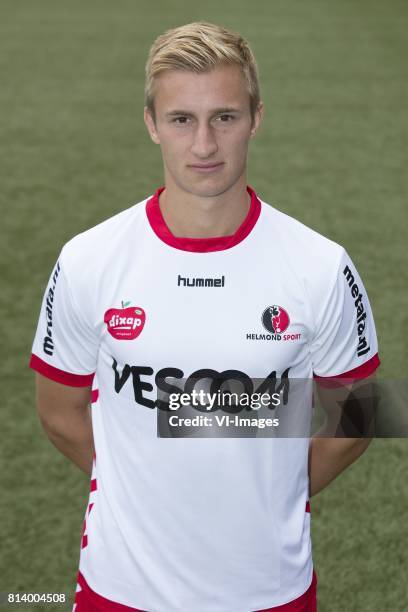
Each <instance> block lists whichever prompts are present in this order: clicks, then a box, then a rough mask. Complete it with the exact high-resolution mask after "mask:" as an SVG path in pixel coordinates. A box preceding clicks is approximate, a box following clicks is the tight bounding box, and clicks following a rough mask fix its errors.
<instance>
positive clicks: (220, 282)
mask: <svg viewBox="0 0 408 612" xmlns="http://www.w3.org/2000/svg"><path fill="white" fill-rule="evenodd" d="M177 285H178V286H179V287H224V286H225V276H221V277H219V278H189V277H188V276H186V277H184V276H180V274H179V275H178V278H177Z"/></svg>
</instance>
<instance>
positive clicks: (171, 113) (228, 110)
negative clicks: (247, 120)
mask: <svg viewBox="0 0 408 612" xmlns="http://www.w3.org/2000/svg"><path fill="white" fill-rule="evenodd" d="M240 112H241V110H240V109H239V108H232V107H231V108H227V107H223V108H214V110H212V111H211V114H214V115H218V114H220V113H240ZM175 115H194V113H191V112H190V111H186V110H173V111H169V112H168V113H166V117H174V116H175Z"/></svg>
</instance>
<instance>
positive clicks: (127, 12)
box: [0, 0, 408, 612]
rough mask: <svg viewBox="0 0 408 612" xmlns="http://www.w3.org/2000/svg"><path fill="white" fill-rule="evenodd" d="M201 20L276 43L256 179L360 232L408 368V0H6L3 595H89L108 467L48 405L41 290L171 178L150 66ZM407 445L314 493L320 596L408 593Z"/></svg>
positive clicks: (381, 324) (358, 257)
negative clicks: (84, 236)
mask: <svg viewBox="0 0 408 612" xmlns="http://www.w3.org/2000/svg"><path fill="white" fill-rule="evenodd" d="M200 5H201V6H200ZM198 19H206V20H208V21H215V22H218V23H221V24H223V25H225V26H227V27H231V28H233V29H236V30H239V31H241V32H242V33H243V34H244V36H246V37H247V38H248V40H249V41H250V43H251V45H252V47H253V49H254V51H255V54H256V56H257V59H258V63H259V68H260V77H261V86H262V98H263V100H264V103H265V106H266V114H265V119H264V123H263V126H262V128H261V130H260V132H259V134H258V136H257V138H256V139H255V140H254V141H253V143H251V154H250V163H249V184H251V185H253V186H254V187H255V188H256V190H257V192H258V193H259V195H260V196H261V197H262V199H264V200H266V201H268V202H270V203H272V204H273V205H275V206H276V207H277V208H279V209H281V210H283V211H284V212H287V213H288V214H291V215H293V216H295V217H297V218H298V219H300V220H301V221H303V222H305V223H306V224H308V225H310V226H311V227H313V228H315V229H316V230H318V231H320V232H322V233H323V234H325V235H327V236H329V237H331V238H332V239H334V240H336V241H338V242H340V243H341V244H343V245H344V246H345V247H346V249H347V250H348V251H349V253H350V254H351V256H352V258H353V260H354V262H355V264H356V265H357V267H358V269H359V271H360V274H361V276H362V277H363V279H364V282H365V285H366V288H367V290H368V293H369V296H370V299H371V303H372V307H373V311H374V315H375V320H376V324H377V330H378V336H379V343H380V354H381V358H382V369H381V375H382V376H383V377H389V378H404V377H406V374H407V363H408V358H407V353H408V347H407V313H408V294H407V276H408V273H407V269H408V267H407V264H408V261H407V259H408V258H407V253H406V249H407V247H406V237H407V210H406V207H407V202H406V194H407V182H408V181H407V156H406V153H407V125H408V120H407V90H408V86H407V83H408V80H407V77H408V74H407V72H408V70H407V57H408V42H407V35H406V32H407V25H408V4H407V3H406V2H403V1H397V0H388V1H385V0H384V1H375V0H372V1H368V0H361V1H358V0H355V1H350V0H344V1H343V0H327V1H323V0H321V1H319V0H307V1H290V0H286V1H284V0H271V1H266V0H265V1H263V2H261V1H257V0H253V1H252V2H247V1H244V0H234V1H232V0H224V2H222V3H221V2H219V1H218V0H217V1H214V0H208V1H207V2H205V3H194V2H186V1H171V0H168V1H164V0H155V1H154V2H151V1H150V2H148V1H147V0H141V1H137V0H134V1H131V0H117V1H116V2H108V1H107V0H103V1H102V0H100V1H98V2H96V1H95V0H93V1H89V2H79V0H71V1H70V2H67V3H63V2H61V1H51V0H38V1H37V2H33V1H29V0H19V1H17V0H2V2H1V7H0V24H1V25H0V51H1V52H0V78H1V81H0V82H1V86H0V133H1V140H0V164H1V177H2V178H1V190H0V197H1V201H0V206H1V217H0V220H1V242H0V249H1V262H0V266H1V281H2V290H1V295H0V300H1V304H0V307H1V319H0V321H1V323H0V324H1V338H2V355H3V357H2V368H1V376H2V380H1V390H2V409H1V411H0V427H1V456H0V458H1V465H0V468H1V469H0V478H1V482H0V487H1V489H0V490H1V498H0V513H1V514H0V518H1V521H0V538H1V540H0V541H1V552H0V591H3V592H5V591H9V590H12V591H31V592H33V591H36V592H38V591H40V592H42V591H45V592H65V593H71V594H72V593H73V590H74V586H75V574H76V570H77V564H78V556H79V544H80V533H81V528H82V520H83V514H84V512H85V506H86V502H87V493H88V483H87V480H86V478H85V476H84V475H83V474H82V473H81V472H79V471H78V470H77V469H76V468H75V467H73V466H71V464H70V463H69V462H68V461H67V460H66V459H65V458H64V457H62V456H61V455H60V454H59V453H58V452H57V451H56V450H55V449H54V447H53V446H52V445H51V444H50V443H49V442H48V440H47V439H46V437H45V434H43V432H42V430H41V428H40V425H39V423H38V420H37V417H36V413H35V406H34V385H33V379H34V377H33V373H32V372H31V371H29V370H28V367H27V363H28V358H29V353H30V348H31V342H32V339H33V334H34V330H35V325H36V322H37V318H38V314H39V307H40V300H41V297H42V293H43V291H44V288H45V283H46V282H47V279H48V276H49V274H50V272H51V269H52V266H53V264H54V262H55V260H56V257H57V255H58V252H59V250H60V248H61V246H62V245H63V243H64V242H65V241H67V240H68V239H69V238H70V237H72V236H73V235H74V234H76V233H78V232H80V231H82V230H84V229H86V228H88V227H90V226H92V225H95V224H96V223H98V222H99V221H101V220H103V219H105V218H107V217H109V216H111V215H112V214H114V213H116V212H118V211H120V210H122V209H124V208H126V207H128V206H130V205H131V204H133V203H134V202H137V201H140V200H141V199H143V198H145V197H147V195H149V194H151V193H152V192H153V190H154V189H155V188H156V187H157V186H158V185H159V184H162V167H161V158H160V152H159V148H158V147H155V146H154V145H153V144H152V143H151V141H150V139H149V138H148V135H147V133H146V130H145V127H144V124H143V121H142V111H143V79H144V62H145V59H146V54H147V51H148V48H149V46H150V44H151V43H152V41H153V39H154V38H155V37H156V36H157V35H158V34H160V33H161V32H162V31H163V30H164V29H166V28H169V27H174V26H176V25H180V24H182V23H186V22H189V21H194V20H198ZM407 453H408V446H407V442H406V440H401V439H400V440H398V439H396V440H389V439H386V440H375V441H374V442H373V443H372V444H371V446H370V448H369V449H368V451H367V452H366V453H365V454H364V455H363V456H362V457H361V459H360V460H359V461H358V462H357V463H356V464H354V465H353V466H352V467H351V468H350V469H349V470H348V471H347V472H345V473H344V474H343V475H341V476H340V477H339V478H338V479H337V480H336V481H335V482H334V483H333V484H332V485H331V486H330V487H329V488H327V489H326V490H325V491H323V492H322V493H321V494H319V495H318V496H317V497H316V498H313V499H312V525H313V526H312V529H313V547H314V561H315V566H316V569H317V573H318V578H319V601H320V607H319V611H320V612H344V611H347V612H365V611H367V612H382V611H383V610H392V611H393V612H398V611H401V612H402V611H406V610H407V609H408V581H407V569H406V568H407V564H408V554H407V545H408V530H407V513H406V509H407V507H408V493H407V490H408V487H407V475H408V470H407V463H408V462H407ZM26 609H27V608H26ZM28 609H30V608H28ZM33 609H35V610H40V609H47V610H51V609H53V608H52V607H51V606H48V607H47V608H42V607H35V608H33ZM54 609H59V610H61V609H63V608H61V607H58V608H56V607H55V608H54ZM66 609H69V608H68V607H66ZM186 612H189V611H186Z"/></svg>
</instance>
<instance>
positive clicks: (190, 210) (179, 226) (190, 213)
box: [159, 181, 251, 238]
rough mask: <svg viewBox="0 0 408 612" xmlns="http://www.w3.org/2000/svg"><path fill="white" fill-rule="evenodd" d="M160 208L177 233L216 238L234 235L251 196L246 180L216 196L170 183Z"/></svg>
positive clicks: (166, 220)
mask: <svg viewBox="0 0 408 612" xmlns="http://www.w3.org/2000/svg"><path fill="white" fill-rule="evenodd" d="M159 204H160V210H161V213H162V215H163V218H164V221H165V222H166V225H167V227H168V228H169V230H170V231H171V233H172V234H173V236H176V237H180V238H213V237H219V236H231V235H232V234H234V233H235V232H236V231H237V229H238V228H239V226H240V225H241V224H242V223H243V221H244V220H245V218H246V216H247V214H248V211H249V208H250V204H251V196H250V194H249V193H248V191H247V189H246V181H245V183H244V182H242V181H241V183H240V184H239V183H237V184H236V185H234V186H233V187H232V188H231V189H229V190H228V191H226V192H224V193H222V194H220V195H217V196H214V197H202V196H197V195H194V194H191V193H188V192H186V191H183V190H181V189H179V188H178V187H177V186H176V185H174V184H172V183H170V184H169V185H166V189H165V190H164V191H162V193H161V194H160V196H159Z"/></svg>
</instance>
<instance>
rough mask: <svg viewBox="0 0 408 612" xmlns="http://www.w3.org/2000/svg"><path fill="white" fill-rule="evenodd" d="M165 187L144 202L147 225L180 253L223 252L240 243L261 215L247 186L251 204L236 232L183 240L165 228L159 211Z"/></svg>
mask: <svg viewBox="0 0 408 612" xmlns="http://www.w3.org/2000/svg"><path fill="white" fill-rule="evenodd" d="M164 189H165V187H159V188H158V189H157V190H156V192H155V193H154V195H153V196H152V197H151V198H150V200H148V201H147V202H146V214H147V218H148V220H149V223H150V225H151V227H152V229H153V231H154V233H155V234H156V236H158V237H159V238H160V240H163V242H165V243H166V244H168V245H169V246H172V247H174V248H176V249H180V250H181V251H195V252H197V253H208V252H209V251H224V250H225V249H230V248H231V247H233V246H235V245H236V244H238V243H240V242H242V240H244V238H246V237H247V236H248V234H249V233H250V232H251V230H252V229H253V227H254V225H255V223H256V222H257V220H258V217H259V215H260V213H261V202H260V201H259V199H258V197H257V195H256V193H255V191H254V190H253V189H252V188H251V187H250V186H249V185H247V191H248V193H249V194H250V196H251V204H250V207H249V211H248V214H247V216H246V217H245V219H244V221H243V222H242V223H241V225H240V226H239V228H238V229H237V230H236V232H235V233H234V234H232V235H230V236H218V237H215V238H184V237H178V236H173V234H172V233H171V231H170V229H169V228H168V227H167V225H166V222H165V220H164V218H163V215H162V212H161V210H160V203H159V195H160V194H161V192H162V191H164Z"/></svg>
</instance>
